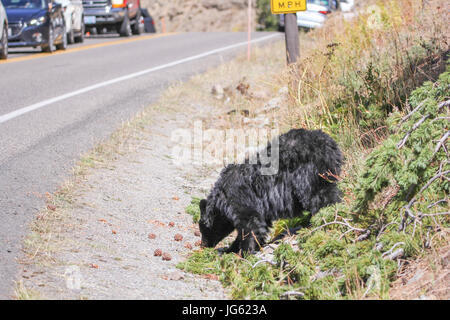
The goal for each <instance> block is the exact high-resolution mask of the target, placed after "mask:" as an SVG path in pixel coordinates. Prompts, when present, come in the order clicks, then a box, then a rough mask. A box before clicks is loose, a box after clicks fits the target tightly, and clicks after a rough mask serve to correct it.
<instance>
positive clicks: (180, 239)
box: [174, 233, 183, 241]
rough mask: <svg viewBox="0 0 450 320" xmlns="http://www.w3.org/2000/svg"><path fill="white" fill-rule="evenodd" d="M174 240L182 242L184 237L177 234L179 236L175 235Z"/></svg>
mask: <svg viewBox="0 0 450 320" xmlns="http://www.w3.org/2000/svg"><path fill="white" fill-rule="evenodd" d="M174 240H175V241H182V240H183V236H182V235H181V234H179V233H177V234H176V235H175V237H174Z"/></svg>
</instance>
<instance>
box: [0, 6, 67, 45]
mask: <svg viewBox="0 0 450 320" xmlns="http://www.w3.org/2000/svg"><path fill="white" fill-rule="evenodd" d="M2 2H3V5H4V7H5V9H6V14H7V16H8V22H9V25H8V45H9V47H11V48H12V47H41V49H42V51H44V52H53V51H54V50H55V49H59V50H65V49H66V48H67V33H66V27H65V22H64V15H63V9H62V7H61V5H60V4H57V3H54V2H53V0H2Z"/></svg>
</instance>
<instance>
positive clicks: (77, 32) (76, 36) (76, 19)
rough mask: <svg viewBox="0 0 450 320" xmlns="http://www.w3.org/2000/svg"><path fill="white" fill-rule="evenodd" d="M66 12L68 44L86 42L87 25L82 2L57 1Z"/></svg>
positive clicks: (74, 0) (72, 0)
mask: <svg viewBox="0 0 450 320" xmlns="http://www.w3.org/2000/svg"><path fill="white" fill-rule="evenodd" d="M55 2H56V3H59V4H60V5H61V6H62V8H63V11H64V21H65V23H66V32H67V42H68V43H69V44H72V43H75V42H83V41H84V33H85V25H84V16H83V14H84V10H83V2H82V1H81V0H55Z"/></svg>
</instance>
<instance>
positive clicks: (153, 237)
mask: <svg viewBox="0 0 450 320" xmlns="http://www.w3.org/2000/svg"><path fill="white" fill-rule="evenodd" d="M148 238H149V239H152V240H153V239H156V234H154V233H150V234H149V235H148Z"/></svg>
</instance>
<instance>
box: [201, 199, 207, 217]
mask: <svg viewBox="0 0 450 320" xmlns="http://www.w3.org/2000/svg"><path fill="white" fill-rule="evenodd" d="M207 203H208V202H207V201H206V199H202V200H200V213H201V214H202V215H203V214H204V213H205V212H206V205H207Z"/></svg>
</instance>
